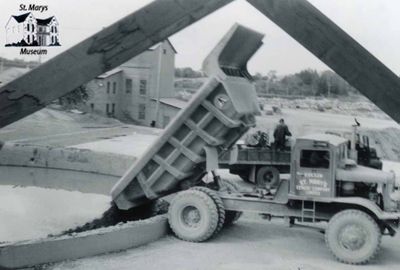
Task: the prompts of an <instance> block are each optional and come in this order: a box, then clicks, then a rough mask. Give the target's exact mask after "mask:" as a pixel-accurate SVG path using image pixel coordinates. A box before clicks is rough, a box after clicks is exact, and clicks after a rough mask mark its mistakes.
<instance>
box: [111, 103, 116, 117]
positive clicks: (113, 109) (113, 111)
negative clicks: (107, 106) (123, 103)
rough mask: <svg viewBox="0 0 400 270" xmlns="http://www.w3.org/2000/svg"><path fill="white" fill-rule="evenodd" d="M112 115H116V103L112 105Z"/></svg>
mask: <svg viewBox="0 0 400 270" xmlns="http://www.w3.org/2000/svg"><path fill="white" fill-rule="evenodd" d="M111 113H112V115H114V114H115V103H113V104H112V108H111Z"/></svg>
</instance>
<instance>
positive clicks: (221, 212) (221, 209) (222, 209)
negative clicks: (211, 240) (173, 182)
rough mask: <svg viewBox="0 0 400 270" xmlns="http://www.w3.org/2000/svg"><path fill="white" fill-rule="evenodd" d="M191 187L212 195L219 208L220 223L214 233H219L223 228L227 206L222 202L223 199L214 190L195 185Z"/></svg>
mask: <svg viewBox="0 0 400 270" xmlns="http://www.w3.org/2000/svg"><path fill="white" fill-rule="evenodd" d="M191 189H193V190H199V191H202V192H204V193H206V194H207V195H208V196H210V197H211V199H213V201H214V203H215V205H216V206H217V209H218V225H217V228H216V229H215V232H214V234H217V233H218V232H219V231H220V230H221V229H222V227H223V226H224V223H225V207H224V203H223V202H222V199H221V198H220V197H219V196H218V194H217V193H216V192H215V191H214V190H212V189H209V188H206V187H193V188H191Z"/></svg>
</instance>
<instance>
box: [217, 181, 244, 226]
mask: <svg viewBox="0 0 400 270" xmlns="http://www.w3.org/2000/svg"><path fill="white" fill-rule="evenodd" d="M221 180H222V183H221V184H222V185H223V187H222V188H226V189H227V190H228V192H237V191H239V187H238V186H237V184H236V183H234V182H233V181H230V180H227V179H221ZM242 214H243V213H242V212H240V211H229V210H228V211H225V220H224V224H223V227H226V226H229V225H231V224H232V223H234V222H236V221H237V220H238V219H239V218H240V217H241V216H242Z"/></svg>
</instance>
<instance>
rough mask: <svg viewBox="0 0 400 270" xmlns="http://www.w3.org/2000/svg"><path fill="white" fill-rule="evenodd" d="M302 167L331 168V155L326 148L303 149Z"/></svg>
mask: <svg viewBox="0 0 400 270" xmlns="http://www.w3.org/2000/svg"><path fill="white" fill-rule="evenodd" d="M300 155H301V156H300V167H303V168H323V169H328V168H329V160H330V155H329V151H326V150H302V151H301V153H300Z"/></svg>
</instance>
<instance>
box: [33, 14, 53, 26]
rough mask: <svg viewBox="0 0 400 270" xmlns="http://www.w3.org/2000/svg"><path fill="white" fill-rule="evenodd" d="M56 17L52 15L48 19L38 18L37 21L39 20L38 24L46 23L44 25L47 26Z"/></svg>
mask: <svg viewBox="0 0 400 270" xmlns="http://www.w3.org/2000/svg"><path fill="white" fill-rule="evenodd" d="M53 18H54V16H51V17H49V18H47V19H36V21H37V24H38V25H44V26H46V25H48V24H49V23H50V22H51V20H52V19H53Z"/></svg>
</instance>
